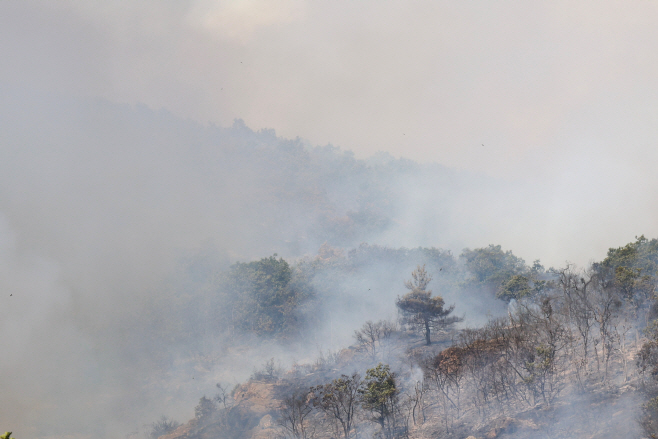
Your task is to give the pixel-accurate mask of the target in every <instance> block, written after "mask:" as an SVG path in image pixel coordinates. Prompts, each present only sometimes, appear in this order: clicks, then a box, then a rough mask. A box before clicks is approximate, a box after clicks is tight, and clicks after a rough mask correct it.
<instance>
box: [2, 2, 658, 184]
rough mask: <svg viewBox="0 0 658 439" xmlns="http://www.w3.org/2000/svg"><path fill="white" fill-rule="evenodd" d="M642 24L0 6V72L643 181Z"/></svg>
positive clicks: (516, 165)
mask: <svg viewBox="0 0 658 439" xmlns="http://www.w3.org/2000/svg"><path fill="white" fill-rule="evenodd" d="M656 22H658V4H657V3H656V2H652V1H636V2H621V1H620V2H611V1H596V2H594V1H591V2H590V1H579V2H572V1H551V2H536V1H516V2H514V1H497V2H484V1H479V2H477V1H452V2H445V1H404V2H401V1H374V0H361V1H336V0H332V1H302V0H281V1H274V0H268V1H261V0H233V1H211V0H205V1H203V0H197V1H192V0H190V1H160V0H158V1H131V2H127V1H123V2H117V1H105V2H95V1H94V2H89V1H77V2H75V1H57V2H53V1H49V2H43V1H20V2H19V1H4V2H2V4H1V5H0V35H1V38H0V54H1V55H2V59H3V62H2V64H1V65H0V79H1V80H2V81H5V82H8V83H17V84H24V85H28V86H30V87H38V88H41V89H45V90H48V91H56V92H62V93H66V94H68V93H75V94H79V95H86V96H103V97H106V98H109V99H110V100H113V101H117V102H127V103H136V102H142V103H145V104H147V105H149V106H151V107H153V108H160V107H165V108H167V109H169V110H170V111H172V112H174V113H176V114H178V115H182V116H184V117H189V118H193V119H196V120H199V121H202V122H206V121H211V122H214V123H216V124H220V125H227V124H230V123H231V121H232V120H233V119H234V118H242V119H244V120H245V122H246V123H247V125H249V126H251V127H253V128H255V129H259V128H263V127H269V128H274V129H276V130H277V133H279V134H280V135H283V136H288V137H295V136H301V137H303V138H306V139H308V140H309V141H310V142H311V143H314V144H325V143H333V144H335V145H339V146H341V147H344V148H348V149H351V150H353V151H355V153H356V154H357V155H358V156H366V155H369V154H371V153H374V152H376V151H379V150H385V151H389V152H390V153H392V154H394V155H396V156H406V157H409V158H412V159H415V160H419V161H423V162H425V161H436V162H440V163H443V164H446V165H449V166H455V167H459V168H466V169H472V170H478V171H484V172H487V173H489V174H493V175H496V176H510V175H511V176H522V177H533V178H534V177H537V174H538V173H539V174H540V176H541V177H542V178H546V177H547V175H548V176H551V175H552V174H553V173H555V172H560V169H563V166H562V164H564V163H565V162H567V163H568V162H571V161H574V160H576V161H581V162H589V163H588V166H587V169H591V167H597V166H603V167H605V166H607V164H610V163H612V164H614V165H615V166H621V167H622V168H623V167H626V168H628V167H633V168H635V171H636V172H640V173H643V172H647V171H649V169H647V164H648V163H651V162H653V159H654V158H655V157H654V154H655V153H654V151H655V148H653V145H654V143H653V140H654V139H655V137H656V136H655V135H656V130H657V127H656V124H655V122H654V120H655V117H656V112H657V109H658V104H657V102H658V100H657V99H656V95H657V92H658V88H657V83H658V79H657V78H658V63H657V56H658V55H657V54H658V27H657V26H656V25H655V24H656ZM571 166H573V165H571ZM583 166H584V165H583ZM623 171H624V170H623V169H622V172H623Z"/></svg>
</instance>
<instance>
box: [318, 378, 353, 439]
mask: <svg viewBox="0 0 658 439" xmlns="http://www.w3.org/2000/svg"><path fill="white" fill-rule="evenodd" d="M360 389H361V376H360V375H359V374H358V373H354V374H352V376H348V375H341V376H340V378H336V379H335V380H333V381H332V382H331V383H329V384H325V385H320V386H316V387H311V392H312V393H313V405H314V406H315V407H317V408H318V409H320V410H321V411H322V412H323V413H324V414H325V415H326V416H327V417H328V418H329V419H331V420H333V421H335V422H337V423H338V424H339V425H340V429H342V433H343V437H345V438H349V437H350V434H351V432H352V429H353V427H354V422H355V420H356V413H357V409H358V407H359V401H360V398H359V397H360V392H359V391H360Z"/></svg>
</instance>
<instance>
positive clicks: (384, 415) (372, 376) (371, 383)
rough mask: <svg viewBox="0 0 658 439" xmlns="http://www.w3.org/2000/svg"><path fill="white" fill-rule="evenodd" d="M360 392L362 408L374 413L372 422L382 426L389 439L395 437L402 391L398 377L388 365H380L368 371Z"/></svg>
mask: <svg viewBox="0 0 658 439" xmlns="http://www.w3.org/2000/svg"><path fill="white" fill-rule="evenodd" d="M359 392H360V393H361V405H362V407H363V408H364V409H365V410H368V411H369V412H370V413H372V415H373V416H372V420H373V421H374V422H376V423H378V424H379V425H380V426H381V429H382V432H383V433H384V435H385V436H386V437H387V438H389V437H393V435H394V433H395V430H396V415H397V413H398V403H399V395H400V390H399V389H398V386H397V383H396V375H395V373H394V372H391V368H390V367H389V366H388V364H386V365H384V364H382V363H379V365H378V366H377V367H375V368H372V369H368V370H367V371H366V376H365V379H364V380H363V385H362V388H361V389H360V391H359Z"/></svg>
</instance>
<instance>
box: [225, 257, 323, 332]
mask: <svg viewBox="0 0 658 439" xmlns="http://www.w3.org/2000/svg"><path fill="white" fill-rule="evenodd" d="M276 256H277V255H276V254H274V256H270V257H269V258H263V259H261V260H260V261H254V262H249V263H237V264H235V265H233V266H232V267H231V268H230V270H229V271H228V273H226V274H225V275H224V276H223V277H222V279H221V281H220V291H221V293H222V294H223V295H224V298H225V299H226V300H225V301H223V303H228V306H225V307H224V308H223V310H222V311H223V312H224V313H225V315H224V317H225V318H226V319H227V320H228V321H230V322H232V326H233V327H234V328H235V329H237V330H239V331H240V332H252V333H256V334H258V335H268V336H280V337H285V336H288V335H290V334H292V333H294V332H295V331H299V329H301V326H303V324H304V312H303V308H304V306H305V305H306V304H308V303H309V301H310V299H312V297H313V296H314V294H313V290H312V288H311V286H310V284H309V283H308V282H307V281H306V279H305V278H304V277H303V276H301V273H299V272H297V271H295V270H293V268H292V267H291V266H290V265H289V264H288V262H286V261H285V260H284V259H283V258H278V259H277V257H276ZM226 314H228V315H226Z"/></svg>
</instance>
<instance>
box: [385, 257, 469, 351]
mask: <svg viewBox="0 0 658 439" xmlns="http://www.w3.org/2000/svg"><path fill="white" fill-rule="evenodd" d="M411 277H412V279H411V280H408V281H406V282H405V283H404V286H405V287H406V288H407V289H408V290H410V291H409V292H408V293H407V294H405V295H404V296H402V297H398V299H397V301H396V302H395V304H396V306H397V307H398V309H399V310H400V311H401V313H402V319H401V320H402V323H404V324H408V325H410V326H411V327H412V329H414V330H416V331H418V332H421V333H423V334H424V335H425V342H426V343H427V345H428V346H429V345H430V344H432V339H431V335H430V333H431V331H432V330H438V329H442V328H446V327H447V326H449V325H452V324H454V323H456V322H459V321H461V319H460V318H458V317H454V316H453V317H448V315H449V314H450V313H451V312H452V311H453V310H454V306H450V307H448V308H445V309H444V305H445V302H444V300H443V298H442V297H441V296H435V297H432V291H431V290H428V289H427V285H428V284H429V283H430V281H431V280H432V276H430V275H429V274H428V273H427V271H426V270H425V266H424V265H423V266H422V267H421V266H418V267H417V268H416V270H414V271H413V273H411Z"/></svg>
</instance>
